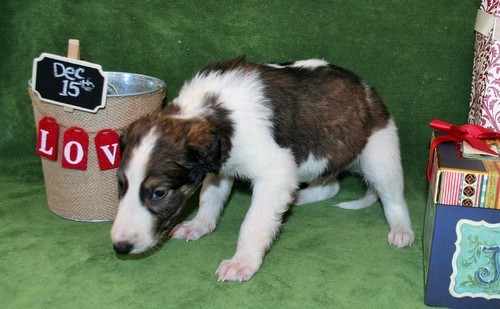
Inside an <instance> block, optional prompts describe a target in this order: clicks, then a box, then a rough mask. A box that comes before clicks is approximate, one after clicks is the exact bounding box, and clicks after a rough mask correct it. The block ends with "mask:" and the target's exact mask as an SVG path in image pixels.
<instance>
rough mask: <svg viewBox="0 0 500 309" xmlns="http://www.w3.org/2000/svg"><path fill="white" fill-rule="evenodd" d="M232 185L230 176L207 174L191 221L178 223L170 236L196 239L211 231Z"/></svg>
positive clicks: (215, 224)
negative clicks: (195, 212)
mask: <svg viewBox="0 0 500 309" xmlns="http://www.w3.org/2000/svg"><path fill="white" fill-rule="evenodd" d="M232 185H233V179H232V178H229V177H223V176H219V175H214V174H209V175H207V177H206V178H205V180H204V181H203V186H202V188H201V192H200V208H199V210H198V213H197V214H196V216H195V217H194V218H193V219H192V220H191V221H185V222H183V223H181V224H178V225H177V226H176V227H175V228H174V229H173V230H172V232H171V235H172V237H173V238H177V239H185V240H196V239H198V238H200V237H202V236H204V235H207V234H209V233H211V232H213V230H214V229H215V227H216V226H217V221H218V220H219V217H220V214H221V212H222V209H223V208H224V203H225V201H226V199H227V197H228V196H229V193H230V192H231V187H232Z"/></svg>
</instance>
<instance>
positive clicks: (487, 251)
mask: <svg viewBox="0 0 500 309" xmlns="http://www.w3.org/2000/svg"><path fill="white" fill-rule="evenodd" d="M431 159H432V162H430V163H432V165H431V166H432V169H431V171H432V172H431V182H430V187H429V196H428V202H427V209H426V218H425V228H424V267H425V299H424V301H425V304H427V305H429V306H441V307H450V308H500V202H499V197H500V196H499V192H500V181H499V172H500V161H495V160H479V159H467V158H463V157H462V156H461V155H460V150H459V148H458V147H457V144H455V143H450V142H447V143H441V144H440V145H439V146H437V148H436V149H435V151H434V156H433V157H432V158H431Z"/></svg>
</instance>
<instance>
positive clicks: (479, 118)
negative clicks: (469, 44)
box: [469, 0, 500, 132]
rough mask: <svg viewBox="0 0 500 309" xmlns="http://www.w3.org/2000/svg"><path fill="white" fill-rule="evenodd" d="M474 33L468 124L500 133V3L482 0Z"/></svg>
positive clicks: (497, 0) (494, 0)
mask: <svg viewBox="0 0 500 309" xmlns="http://www.w3.org/2000/svg"><path fill="white" fill-rule="evenodd" d="M475 30H476V47H475V52H474V66H473V70H472V89H471V99H470V106H469V107H470V108H469V123H474V124H478V125H481V126H483V127H485V128H488V129H492V130H494V131H496V132H500V0H482V2H481V6H480V9H479V10H478V14H477V18H476V26H475Z"/></svg>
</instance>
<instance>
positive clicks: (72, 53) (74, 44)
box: [64, 39, 80, 113]
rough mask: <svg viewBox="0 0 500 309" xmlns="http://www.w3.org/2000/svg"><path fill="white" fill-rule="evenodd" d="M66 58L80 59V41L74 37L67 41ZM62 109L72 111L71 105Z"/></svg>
mask: <svg viewBox="0 0 500 309" xmlns="http://www.w3.org/2000/svg"><path fill="white" fill-rule="evenodd" d="M68 58H70V59H75V60H80V41H79V40H75V39H70V40H69V41H68ZM64 111H65V112H68V113H72V112H73V111H74V109H73V108H71V107H66V106H65V107H64Z"/></svg>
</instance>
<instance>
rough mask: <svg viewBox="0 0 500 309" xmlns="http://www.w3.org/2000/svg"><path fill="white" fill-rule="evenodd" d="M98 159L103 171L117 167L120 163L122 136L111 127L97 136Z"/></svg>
mask: <svg viewBox="0 0 500 309" xmlns="http://www.w3.org/2000/svg"><path fill="white" fill-rule="evenodd" d="M94 141H95V149H96V151H97V161H99V168H100V169H101V171H104V170H110V169H114V168H117V167H118V166H119V165H120V160H121V155H120V136H119V135H118V133H116V132H115V131H113V130H111V129H104V130H101V131H99V132H98V133H97V135H96V136H95V139H94Z"/></svg>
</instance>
